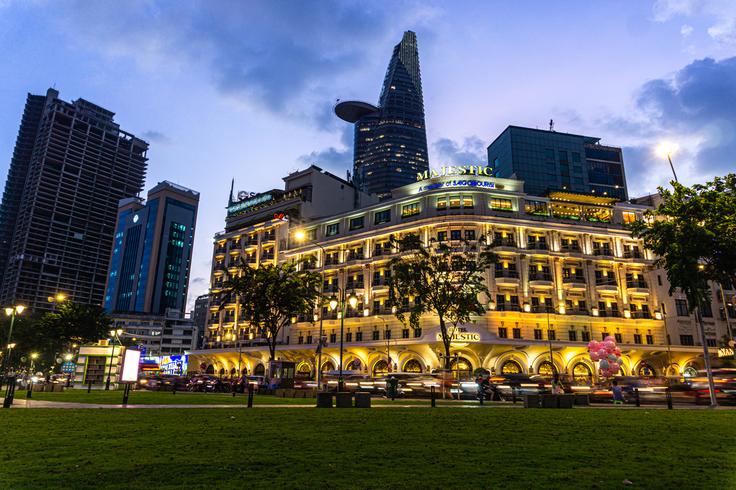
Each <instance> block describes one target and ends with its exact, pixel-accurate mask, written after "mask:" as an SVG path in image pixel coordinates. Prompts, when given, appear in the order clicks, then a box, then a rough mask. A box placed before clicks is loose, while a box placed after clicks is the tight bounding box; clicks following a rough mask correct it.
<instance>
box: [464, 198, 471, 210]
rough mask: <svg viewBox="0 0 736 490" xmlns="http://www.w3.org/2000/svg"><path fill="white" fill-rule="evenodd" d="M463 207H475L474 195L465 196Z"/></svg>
mask: <svg viewBox="0 0 736 490" xmlns="http://www.w3.org/2000/svg"><path fill="white" fill-rule="evenodd" d="M463 207H464V208H472V207H473V196H463Z"/></svg>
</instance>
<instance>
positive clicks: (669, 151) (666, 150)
mask: <svg viewBox="0 0 736 490" xmlns="http://www.w3.org/2000/svg"><path fill="white" fill-rule="evenodd" d="M679 149H680V145H678V144H677V143H673V142H672V141H662V142H661V143H660V144H658V145H657V147H656V148H655V150H654V151H656V152H657V155H659V156H660V157H662V158H668V157H671V156H672V155H673V154H674V153H675V152H677V150H679Z"/></svg>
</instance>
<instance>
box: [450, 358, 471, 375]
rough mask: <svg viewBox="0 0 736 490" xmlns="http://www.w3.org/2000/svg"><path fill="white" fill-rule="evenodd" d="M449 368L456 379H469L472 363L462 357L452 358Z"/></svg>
mask: <svg viewBox="0 0 736 490" xmlns="http://www.w3.org/2000/svg"><path fill="white" fill-rule="evenodd" d="M450 368H451V369H452V370H453V371H454V373H455V377H456V378H457V379H470V378H471V377H472V375H473V364H472V363H471V362H470V361H468V360H467V359H465V358H464V357H459V358H453V359H452V363H451V364H450Z"/></svg>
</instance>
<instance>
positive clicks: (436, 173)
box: [417, 165, 493, 182]
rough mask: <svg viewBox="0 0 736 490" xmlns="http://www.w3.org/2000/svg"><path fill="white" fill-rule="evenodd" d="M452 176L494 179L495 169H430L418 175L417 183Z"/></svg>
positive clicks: (473, 167) (479, 167)
mask: <svg viewBox="0 0 736 490" xmlns="http://www.w3.org/2000/svg"><path fill="white" fill-rule="evenodd" d="M452 175H458V176H462V175H468V176H471V175H474V176H476V177H493V167H486V166H483V165H446V166H443V167H440V168H439V170H436V169H430V170H425V171H424V172H419V173H417V182H420V181H422V180H427V179H433V178H435V177H449V176H452Z"/></svg>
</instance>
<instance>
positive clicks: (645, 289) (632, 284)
mask: <svg viewBox="0 0 736 490" xmlns="http://www.w3.org/2000/svg"><path fill="white" fill-rule="evenodd" d="M626 288H627V289H629V290H633V291H632V292H635V293H642V294H649V285H648V284H647V282H646V281H644V280H638V281H626Z"/></svg>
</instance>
